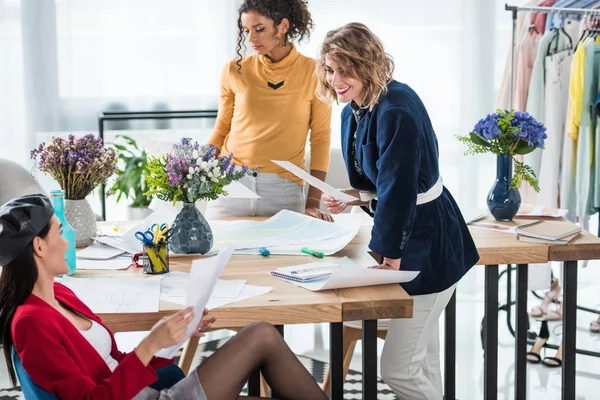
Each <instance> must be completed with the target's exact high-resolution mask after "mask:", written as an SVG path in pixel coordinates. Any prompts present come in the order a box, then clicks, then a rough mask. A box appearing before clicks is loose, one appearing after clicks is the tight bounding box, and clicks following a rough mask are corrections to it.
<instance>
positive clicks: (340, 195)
mask: <svg viewBox="0 0 600 400" xmlns="http://www.w3.org/2000/svg"><path fill="white" fill-rule="evenodd" d="M271 161H272V162H274V163H275V164H277V165H279V166H280V167H282V168H285V169H287V170H288V171H290V172H291V173H292V174H294V175H296V176H297V177H298V178H300V179H302V180H305V181H306V182H308V184H309V185H311V186H314V187H316V188H317V189H319V190H321V191H322V192H324V193H327V194H328V195H330V196H331V197H333V198H334V199H336V200H339V201H342V202H344V203H350V202H352V201H356V200H358V199H357V198H356V197H354V196H350V195H348V194H346V193H344V192H342V191H341V190H339V189H336V188H334V187H333V186H331V185H330V184H328V183H325V182H323V181H322V180H320V179H317V178H315V177H314V176H312V175H311V174H309V173H308V172H306V171H305V170H303V169H302V168H299V167H297V166H296V165H294V164H292V163H291V162H289V161H279V160H271Z"/></svg>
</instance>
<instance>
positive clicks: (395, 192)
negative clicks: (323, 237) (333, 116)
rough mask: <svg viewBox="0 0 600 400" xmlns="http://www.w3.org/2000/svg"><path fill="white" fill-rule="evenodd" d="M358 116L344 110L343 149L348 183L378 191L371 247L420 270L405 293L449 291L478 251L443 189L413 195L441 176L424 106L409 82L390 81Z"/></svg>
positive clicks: (472, 261)
mask: <svg viewBox="0 0 600 400" xmlns="http://www.w3.org/2000/svg"><path fill="white" fill-rule="evenodd" d="M359 115H360V117H359V119H358V122H357V121H356V118H355V116H354V115H353V112H352V107H351V103H349V104H347V105H346V107H344V109H343V111H342V151H343V155H344V161H345V162H346V168H347V170H348V176H349V178H350V184H351V185H352V187H353V188H355V189H359V190H364V191H370V192H375V193H376V194H377V201H376V202H375V201H374V202H373V208H374V209H375V210H374V211H375V213H374V226H373V230H372V232H371V241H370V243H369V247H370V248H371V250H373V251H374V252H376V253H377V254H379V255H380V256H384V257H388V258H400V259H401V264H400V268H401V269H402V270H405V271H420V274H419V275H418V276H417V278H416V279H415V280H413V281H412V282H409V283H406V284H402V286H403V287H404V289H405V290H406V291H407V292H408V294H410V295H421V294H430V293H439V292H441V291H443V290H445V289H448V288H449V287H450V286H452V285H454V284H455V283H456V282H458V281H459V280H460V279H461V278H462V276H463V275H464V274H465V273H466V272H467V271H468V270H469V269H470V268H471V267H472V266H473V265H475V263H476V262H477V261H478V260H479V254H478V252H477V249H476V247H475V243H474V242H473V238H472V237H471V234H470V232H469V230H468V228H467V225H466V223H465V221H464V218H463V216H462V214H461V212H460V210H459V208H458V206H457V204H456V202H455V201H454V199H453V198H452V195H451V194H450V192H449V191H448V190H447V189H446V188H444V189H443V192H442V194H441V196H439V197H438V198H437V199H435V200H433V201H431V202H429V203H425V204H421V205H418V206H417V204H416V201H417V194H418V193H424V192H426V191H427V190H428V189H430V188H431V187H432V186H433V185H434V184H435V183H436V181H437V179H438V177H439V174H440V173H439V168H438V143H437V138H436V136H435V132H434V130H433V126H432V125H431V121H430V120H429V115H428V114H427V110H426V109H425V106H424V104H423V103H422V102H421V99H420V98H419V96H418V95H417V94H416V93H415V92H414V91H413V90H412V89H411V88H410V87H409V86H408V85H405V84H403V83H399V82H396V81H392V82H390V84H389V85H388V90H387V92H386V93H385V94H383V95H382V96H381V97H380V99H379V101H378V103H377V104H376V105H375V107H374V108H373V110H372V111H368V110H361V112H359ZM355 132H356V148H355V149H356V157H354V151H353V141H354V136H355V135H354V134H355ZM357 167H358V168H357Z"/></svg>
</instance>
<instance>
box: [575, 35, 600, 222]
mask: <svg viewBox="0 0 600 400" xmlns="http://www.w3.org/2000/svg"><path fill="white" fill-rule="evenodd" d="M599 68H600V36H598V39H597V40H588V41H587V42H586V56H585V67H584V82H583V96H582V101H581V123H580V125H579V135H578V140H577V156H576V157H577V161H576V174H575V176H576V180H575V192H576V196H577V200H576V203H575V215H576V216H578V217H584V216H588V215H593V214H595V213H596V209H595V208H594V206H593V204H594V191H593V190H592V186H591V185H592V182H595V173H594V171H593V170H592V165H593V150H594V144H593V135H594V134H595V131H596V117H595V115H596V114H595V112H594V102H595V100H596V95H597V93H598V69H599ZM592 117H593V118H592Z"/></svg>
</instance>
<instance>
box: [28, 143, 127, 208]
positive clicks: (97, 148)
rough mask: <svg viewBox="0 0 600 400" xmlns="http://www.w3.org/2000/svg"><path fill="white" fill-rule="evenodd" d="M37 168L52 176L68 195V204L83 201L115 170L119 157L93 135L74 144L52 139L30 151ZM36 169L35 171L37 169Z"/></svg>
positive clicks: (66, 195) (66, 196)
mask: <svg viewBox="0 0 600 400" xmlns="http://www.w3.org/2000/svg"><path fill="white" fill-rule="evenodd" d="M31 159H33V160H35V163H36V165H35V167H37V168H39V170H40V171H42V172H45V173H47V174H49V175H50V176H52V177H53V178H54V179H55V180H56V181H57V182H58V184H59V185H60V188H61V189H62V190H64V191H65V198H66V199H68V200H82V199H85V198H86V196H87V195H88V194H90V193H91V192H92V190H94V188H96V186H98V185H99V184H101V183H104V182H105V181H106V179H107V178H108V177H110V176H111V175H112V174H113V172H114V171H115V169H116V165H117V153H116V151H115V150H114V149H112V148H105V147H104V145H103V143H102V139H100V138H96V137H95V136H94V135H92V134H88V135H85V136H84V137H82V138H80V139H77V140H75V136H73V135H69V137H68V138H67V139H62V138H59V137H52V140H51V141H50V143H47V144H46V143H41V144H40V145H39V146H38V147H37V148H35V149H33V150H31ZM35 167H34V168H35Z"/></svg>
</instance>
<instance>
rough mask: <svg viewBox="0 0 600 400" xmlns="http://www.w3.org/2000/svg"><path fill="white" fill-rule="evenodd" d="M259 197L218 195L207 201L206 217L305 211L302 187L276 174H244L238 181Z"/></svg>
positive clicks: (259, 215)
mask: <svg viewBox="0 0 600 400" xmlns="http://www.w3.org/2000/svg"><path fill="white" fill-rule="evenodd" d="M239 182H240V183H241V184H242V185H244V186H246V187H247V188H249V189H250V190H252V191H253V192H254V193H256V194H258V195H259V196H260V198H259V199H234V198H228V197H224V198H219V199H217V200H215V201H211V202H209V203H208V205H207V207H206V218H207V219H216V218H225V217H271V216H273V215H275V214H277V213H278V212H279V211H281V210H284V209H285V210H291V211H296V212H299V213H303V212H304V203H305V197H304V190H303V189H304V188H303V187H302V186H300V185H298V184H297V183H295V182H292V181H290V180H287V179H285V178H282V177H280V176H279V175H277V174H261V173H258V174H257V176H246V177H244V178H242V179H240V181H239Z"/></svg>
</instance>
